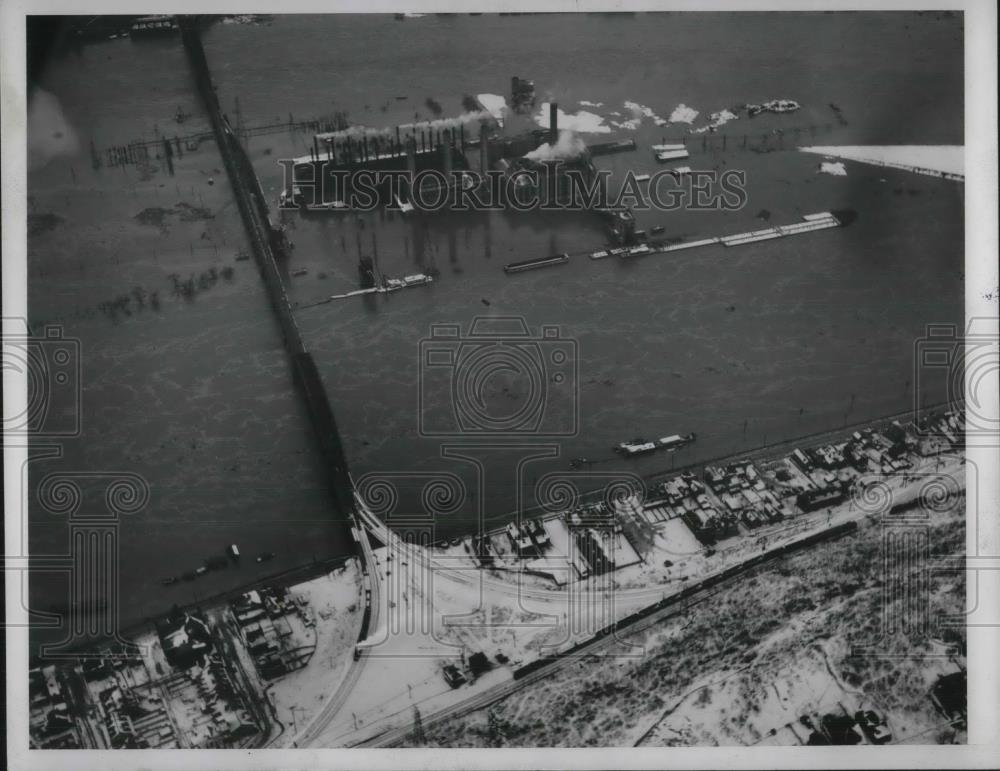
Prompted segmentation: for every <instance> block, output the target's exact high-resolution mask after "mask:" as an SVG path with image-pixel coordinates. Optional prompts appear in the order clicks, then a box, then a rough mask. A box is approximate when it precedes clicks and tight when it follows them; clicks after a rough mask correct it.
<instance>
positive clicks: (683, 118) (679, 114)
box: [668, 102, 698, 123]
mask: <svg viewBox="0 0 1000 771" xmlns="http://www.w3.org/2000/svg"><path fill="white" fill-rule="evenodd" d="M697 117H698V111H697V110H696V109H694V108H693V107H688V106H687V105H686V104H684V103H683V102H682V103H681V104H679V105H677V106H676V107H675V108H674V111H673V112H672V113H670V118H668V121H669V122H670V123H694V119H695V118H697Z"/></svg>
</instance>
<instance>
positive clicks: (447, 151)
mask: <svg viewBox="0 0 1000 771" xmlns="http://www.w3.org/2000/svg"><path fill="white" fill-rule="evenodd" d="M441 154H442V156H443V158H442V161H441V165H442V167H443V170H444V178H445V179H446V180H448V184H449V185H450V184H451V132H450V131H448V129H445V130H444V142H442V143H441Z"/></svg>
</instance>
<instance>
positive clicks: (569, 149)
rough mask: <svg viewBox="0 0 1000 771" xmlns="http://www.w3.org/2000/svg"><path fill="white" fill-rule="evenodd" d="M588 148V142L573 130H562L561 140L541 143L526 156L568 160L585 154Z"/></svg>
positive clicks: (537, 159) (548, 159) (540, 159)
mask: <svg viewBox="0 0 1000 771" xmlns="http://www.w3.org/2000/svg"><path fill="white" fill-rule="evenodd" d="M586 149H587V145H586V143H585V142H584V141H583V140H582V139H580V137H578V136H577V135H576V134H574V133H573V132H572V131H565V130H564V131H560V132H559V141H557V142H556V143H555V145H550V144H549V143H548V142H546V143H545V144H542V145H539V146H538V147H536V148H535V149H534V150H532V151H531V152H530V153H527V154H526V155H525V156H524V157H525V158H527V159H528V160H529V161H556V160H562V161H568V160H570V159H572V158H577V157H579V156H581V155H583V152H584V151H585V150H586Z"/></svg>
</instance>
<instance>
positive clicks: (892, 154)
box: [799, 145, 965, 176]
mask: <svg viewBox="0 0 1000 771" xmlns="http://www.w3.org/2000/svg"><path fill="white" fill-rule="evenodd" d="M799 150H801V151H802V152H805V153H816V154H818V155H824V156H827V157H829V158H843V159H844V160H848V161H857V162H859V163H870V164H874V165H876V166H893V167H896V168H902V169H909V170H912V171H917V172H923V173H927V171H933V172H939V173H941V174H954V175H957V176H964V175H965V148H964V147H963V146H962V145H868V146H864V145H845V146H841V147H837V146H830V147H800V148H799Z"/></svg>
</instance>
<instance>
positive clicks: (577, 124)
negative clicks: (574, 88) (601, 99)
mask: <svg viewBox="0 0 1000 771" xmlns="http://www.w3.org/2000/svg"><path fill="white" fill-rule="evenodd" d="M557 115H558V121H559V128H561V129H568V130H569V131H576V132H578V133H580V134H610V133H611V126H606V125H605V124H604V118H602V117H601V116H600V115H597V114H596V113H592V112H587V111H586V110H580V111H579V112H575V113H568V112H563V111H562V109H557ZM535 123H536V124H537V125H539V126H541V127H543V128H548V126H549V103H548V102H542V105H541V109H540V110H539V111H538V114H537V115H535Z"/></svg>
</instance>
